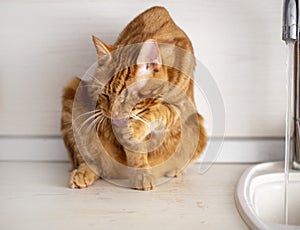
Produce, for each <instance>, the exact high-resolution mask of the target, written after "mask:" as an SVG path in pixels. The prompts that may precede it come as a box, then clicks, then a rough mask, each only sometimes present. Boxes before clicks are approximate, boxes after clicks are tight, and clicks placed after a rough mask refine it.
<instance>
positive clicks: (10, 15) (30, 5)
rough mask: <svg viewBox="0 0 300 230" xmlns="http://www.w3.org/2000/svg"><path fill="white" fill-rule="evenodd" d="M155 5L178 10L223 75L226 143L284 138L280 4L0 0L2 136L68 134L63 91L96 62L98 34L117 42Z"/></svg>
mask: <svg viewBox="0 0 300 230" xmlns="http://www.w3.org/2000/svg"><path fill="white" fill-rule="evenodd" d="M153 5H163V6H165V7H166V8H167V9H168V10H169V12H170V14H171V16H172V17H173V19H174V20H175V22H176V23H177V24H178V25H179V26H180V27H181V28H183V29H184V31H185V32H186V33H187V34H188V35H189V37H190V38H191V40H192V42H193V45H194V48H195V52H196V55H197V57H198V59H199V60H200V61H201V62H202V63H204V64H205V65H206V66H207V67H208V69H209V70H210V72H211V73H212V75H213V76H214V78H215V81H216V82H217V84H218V86H219V88H220V91H221V94H222V95H223V100H224V102H225V109H226V137H282V136H283V134H284V116H285V72H286V65H285V63H286V62H285V60H286V51H285V49H286V48H285V45H284V43H283V42H282V41H281V11H282V1H281V0H251V1H243V0H223V1H207V0H186V1H183V0H181V1H179V0H173V1H151V2H150V1H140V0H110V1H95V0H94V1H92V0H91V1H72V2H71V1H66V0H64V1H50V0H44V1H23V0H12V1H1V2H0V135H5V136H9V135H31V136H50V135H51V136H52V135H59V122H60V108H61V103H60V97H61V91H62V87H63V85H64V84H65V82H66V81H67V80H68V79H69V78H71V77H73V76H81V75H82V74H83V73H84V72H85V70H86V69H87V68H88V66H89V65H90V64H92V63H93V62H94V60H95V52H94V47H93V45H92V42H91V35H92V34H95V35H97V36H99V37H100V38H101V39H103V40H104V41H106V42H108V43H113V42H114V40H115V39H116V37H117V35H118V34H119V33H120V32H121V30H122V28H124V26H125V25H126V24H127V23H128V22H129V21H130V20H131V19H133V18H134V17H135V16H136V15H138V14H139V13H141V12H142V11H144V10H145V9H147V8H149V7H150V6H153Z"/></svg>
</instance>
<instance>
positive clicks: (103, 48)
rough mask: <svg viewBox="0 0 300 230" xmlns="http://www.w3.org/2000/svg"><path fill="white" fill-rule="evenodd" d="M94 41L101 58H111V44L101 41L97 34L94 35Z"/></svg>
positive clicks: (99, 58)
mask: <svg viewBox="0 0 300 230" xmlns="http://www.w3.org/2000/svg"><path fill="white" fill-rule="evenodd" d="M92 38H93V42H94V45H95V48H96V52H97V55H98V61H99V60H109V59H110V58H111V54H110V51H111V50H112V48H111V46H110V45H108V44H106V43H105V42H103V41H101V40H100V39H99V38H97V37H96V36H94V35H93V36H92Z"/></svg>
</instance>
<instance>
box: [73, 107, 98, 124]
mask: <svg viewBox="0 0 300 230" xmlns="http://www.w3.org/2000/svg"><path fill="white" fill-rule="evenodd" d="M98 112H101V109H95V110H92V111H88V112H85V113H83V114H80V115H79V116H78V117H76V118H75V120H74V121H73V123H75V122H76V121H77V120H78V119H79V118H81V117H83V116H86V115H90V114H91V113H98Z"/></svg>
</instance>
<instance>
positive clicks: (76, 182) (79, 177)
mask: <svg viewBox="0 0 300 230" xmlns="http://www.w3.org/2000/svg"><path fill="white" fill-rule="evenodd" d="M97 179H99V176H97V175H96V174H95V173H94V172H93V171H92V170H91V169H90V168H89V167H88V166H83V167H79V168H78V169H74V170H73V171H72V172H71V174H70V179H69V186H70V188H73V189H76V188H77V189H82V188H87V187H89V186H90V185H92V184H93V183H94V182H95V181H96V180H97Z"/></svg>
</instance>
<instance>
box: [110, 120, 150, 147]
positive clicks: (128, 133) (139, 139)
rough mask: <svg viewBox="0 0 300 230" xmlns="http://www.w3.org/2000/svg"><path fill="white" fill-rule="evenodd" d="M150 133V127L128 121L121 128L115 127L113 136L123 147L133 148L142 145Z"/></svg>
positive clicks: (138, 122)
mask: <svg viewBox="0 0 300 230" xmlns="http://www.w3.org/2000/svg"><path fill="white" fill-rule="evenodd" d="M149 133H150V127H149V126H148V125H147V124H145V123H144V122H142V121H140V120H135V119H128V120H127V122H126V125H125V126H123V127H120V126H119V127H118V126H117V127H115V135H116V136H117V138H118V139H119V140H121V142H122V144H123V145H129V146H134V145H136V144H140V143H143V142H144V141H145V140H146V139H147V136H148V135H149Z"/></svg>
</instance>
